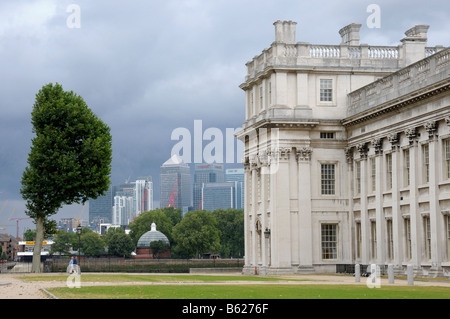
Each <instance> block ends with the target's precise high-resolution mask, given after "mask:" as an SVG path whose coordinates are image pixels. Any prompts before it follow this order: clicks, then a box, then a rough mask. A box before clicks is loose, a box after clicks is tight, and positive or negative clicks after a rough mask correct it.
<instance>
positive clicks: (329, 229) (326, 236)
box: [322, 224, 337, 259]
mask: <svg viewBox="0 0 450 319" xmlns="http://www.w3.org/2000/svg"><path fill="white" fill-rule="evenodd" d="M322 259H337V224H322Z"/></svg>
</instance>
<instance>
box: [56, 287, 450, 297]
mask: <svg viewBox="0 0 450 319" xmlns="http://www.w3.org/2000/svg"><path fill="white" fill-rule="evenodd" d="M48 291H49V292H51V293H52V294H54V295H55V296H57V297H58V298H61V299H72V298H75V299H449V298H450V288H446V287H415V286H414V287H410V286H408V287H407V286H397V287H381V288H372V289H370V288H367V287H366V286H353V285H348V286H345V285H339V286H337V285H289V284H270V285H269V284H267V285H265V284H258V285H254V284H253V285H252V284H245V285H135V286H108V287H106V286H103V287H101V286H98V287H83V286H82V287H81V288H52V289H48Z"/></svg>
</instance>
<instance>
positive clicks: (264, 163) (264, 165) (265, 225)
mask: <svg viewBox="0 0 450 319" xmlns="http://www.w3.org/2000/svg"><path fill="white" fill-rule="evenodd" d="M258 157H259V163H260V165H261V168H260V176H261V223H262V232H263V234H262V236H263V238H262V247H261V250H262V266H263V267H264V268H266V267H268V266H269V260H268V256H267V255H268V254H267V246H268V244H269V243H268V241H269V240H270V238H266V237H265V235H264V232H265V231H268V230H270V225H269V221H268V220H267V179H268V178H269V159H268V154H267V152H266V151H263V152H261V153H260V154H259V155H258Z"/></svg>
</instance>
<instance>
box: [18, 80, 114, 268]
mask: <svg viewBox="0 0 450 319" xmlns="http://www.w3.org/2000/svg"><path fill="white" fill-rule="evenodd" d="M31 122H32V125H33V133H35V135H36V136H35V137H34V138H33V139H32V145H31V150H30V153H29V155H28V166H27V167H26V168H25V170H24V172H23V176H22V188H21V190H20V191H21V194H22V197H23V198H24V199H25V200H26V201H27V203H26V208H27V210H26V214H27V215H28V216H30V217H31V218H33V219H34V223H35V224H36V244H35V248H34V253H33V264H32V269H31V271H32V272H40V271H41V269H40V254H41V249H42V241H43V239H44V234H45V232H47V233H48V232H49V230H50V229H51V228H52V227H54V225H55V223H54V221H53V220H50V216H51V215H54V214H56V213H57V212H58V210H59V208H61V206H62V205H70V204H73V203H83V204H84V203H85V202H86V201H87V200H88V199H89V198H94V199H95V198H97V197H98V196H100V195H104V193H105V192H106V191H107V190H108V188H109V185H110V174H111V158H112V150H111V143H112V138H111V134H110V128H109V127H108V126H107V125H106V124H105V123H103V122H102V121H101V120H100V119H99V118H98V117H97V116H96V115H95V114H94V113H93V112H92V111H91V110H90V109H89V107H88V106H87V104H86V103H85V101H84V100H83V99H82V97H80V96H79V95H76V94H75V93H73V92H72V91H70V92H67V91H64V90H63V88H62V86H61V85H59V84H56V85H53V84H51V83H50V84H48V85H45V86H43V87H42V89H41V90H39V92H38V93H37V94H36V100H35V103H34V106H33V110H32V112H31ZM51 226H52V227H51Z"/></svg>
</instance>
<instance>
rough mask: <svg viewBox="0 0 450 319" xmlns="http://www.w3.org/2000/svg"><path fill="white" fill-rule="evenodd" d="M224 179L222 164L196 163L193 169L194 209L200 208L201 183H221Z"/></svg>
mask: <svg viewBox="0 0 450 319" xmlns="http://www.w3.org/2000/svg"><path fill="white" fill-rule="evenodd" d="M224 181H225V176H224V171H223V165H218V164H196V165H195V171H194V191H193V201H194V205H193V208H194V209H202V208H201V207H202V185H203V184H204V183H221V182H224Z"/></svg>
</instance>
